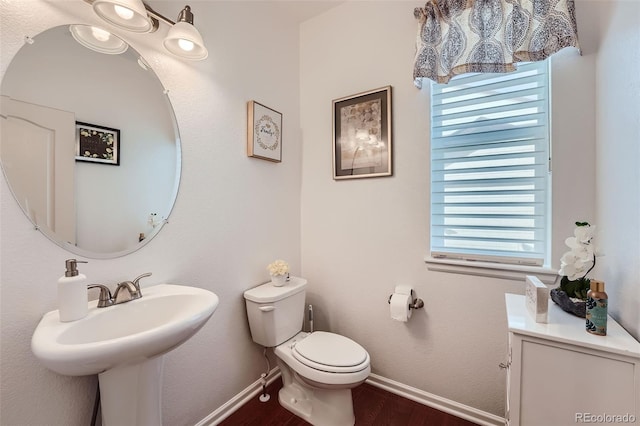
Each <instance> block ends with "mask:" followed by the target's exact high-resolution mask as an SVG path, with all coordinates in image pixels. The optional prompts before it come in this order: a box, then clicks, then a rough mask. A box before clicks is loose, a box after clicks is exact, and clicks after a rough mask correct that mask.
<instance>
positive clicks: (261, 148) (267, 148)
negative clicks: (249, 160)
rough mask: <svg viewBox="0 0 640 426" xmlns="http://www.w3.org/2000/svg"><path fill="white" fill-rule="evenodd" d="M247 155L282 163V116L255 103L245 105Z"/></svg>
mask: <svg viewBox="0 0 640 426" xmlns="http://www.w3.org/2000/svg"><path fill="white" fill-rule="evenodd" d="M247 155H248V156H249V157H255V158H261V159H263V160H269V161H273V162H276V163H279V162H281V161H282V114H281V113H279V112H278V111H276V110H273V109H271V108H269V107H266V106H264V105H262V104H259V103H258V102H256V101H249V102H248V103H247Z"/></svg>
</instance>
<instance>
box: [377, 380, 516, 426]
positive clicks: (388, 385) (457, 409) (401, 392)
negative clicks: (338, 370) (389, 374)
mask: <svg viewBox="0 0 640 426" xmlns="http://www.w3.org/2000/svg"><path fill="white" fill-rule="evenodd" d="M367 383H369V384H370V385H372V386H375V387H378V388H380V389H384V390H386V391H387V392H391V393H393V394H396V395H398V396H401V397H403V398H407V399H410V400H411V401H415V402H417V403H420V404H422V405H426V406H427V407H431V408H435V409H436V410H440V411H443V412H445V413H448V414H452V415H454V416H456V417H460V418H462V419H465V420H469V421H470V422H474V423H477V424H479V425H482V426H504V424H505V420H504V418H502V417H499V416H496V415H494V414H491V413H487V412H485V411H482V410H478V409H477V408H473V407H469V406H468V405H464V404H460V403H459V402H455V401H452V400H450V399H446V398H442V397H440V396H438V395H434V394H432V393H429V392H425V391H423V390H420V389H417V388H413V387H411V386H407V385H404V384H402V383H400V382H396V381H394V380H391V379H387V378H385V377H382V376H378V375H377V374H370V375H369V378H368V379H367Z"/></svg>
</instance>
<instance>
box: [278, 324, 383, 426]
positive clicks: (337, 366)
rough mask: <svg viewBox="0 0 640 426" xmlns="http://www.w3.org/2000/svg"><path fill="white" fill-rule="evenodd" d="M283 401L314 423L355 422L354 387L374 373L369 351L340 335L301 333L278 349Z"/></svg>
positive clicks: (338, 423) (287, 406)
mask: <svg viewBox="0 0 640 426" xmlns="http://www.w3.org/2000/svg"><path fill="white" fill-rule="evenodd" d="M275 354H276V356H277V358H278V366H279V368H280V371H281V372H282V382H283V387H282V389H280V392H279V394H278V400H279V401H280V404H281V405H282V406H283V407H285V408H287V409H288V410H289V411H291V412H293V413H294V414H296V415H298V416H299V417H301V418H303V419H305V420H306V421H308V422H309V423H311V424H313V425H327V426H329V425H331V426H341V425H353V424H354V423H355V416H354V412H353V400H352V397H351V389H352V388H354V387H356V386H358V385H359V384H361V383H363V382H364V381H365V380H366V379H367V377H368V376H369V374H370V373H371V366H370V362H369V354H368V353H367V351H366V350H364V348H363V347H362V346H360V345H359V344H357V343H356V342H354V341H353V340H351V339H349V338H347V337H344V336H341V335H339V334H334V333H327V332H323V331H316V332H314V333H305V332H300V333H298V334H296V335H295V336H294V337H293V338H291V339H290V340H288V341H286V342H284V343H282V344H281V345H278V346H277V347H276V348H275Z"/></svg>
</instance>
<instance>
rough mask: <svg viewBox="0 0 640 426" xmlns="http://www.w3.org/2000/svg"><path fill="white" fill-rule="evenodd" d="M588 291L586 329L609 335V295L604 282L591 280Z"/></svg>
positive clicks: (597, 333)
mask: <svg viewBox="0 0 640 426" xmlns="http://www.w3.org/2000/svg"><path fill="white" fill-rule="evenodd" d="M589 287H590V288H589V291H588V292H587V314H586V320H587V322H586V329H587V331H588V332H589V333H591V334H596V335H598V336H606V335H607V310H608V305H609V296H607V293H605V291H604V282H603V281H600V280H591V282H590V284H589Z"/></svg>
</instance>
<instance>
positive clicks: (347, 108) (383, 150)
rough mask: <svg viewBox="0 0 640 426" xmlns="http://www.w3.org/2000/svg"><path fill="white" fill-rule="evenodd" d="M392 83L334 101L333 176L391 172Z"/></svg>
mask: <svg viewBox="0 0 640 426" xmlns="http://www.w3.org/2000/svg"><path fill="white" fill-rule="evenodd" d="M391 127H392V126H391V86H386V87H382V88H379V89H374V90H370V91H368V92H363V93H358V94H356V95H351V96H347V97H344V98H340V99H335V100H334V101H333V178H334V179H336V180H339V179H354V178H367V177H377V176H391V174H392V162H391V160H392V158H391V152H392V141H391V139H392V137H391Z"/></svg>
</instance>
